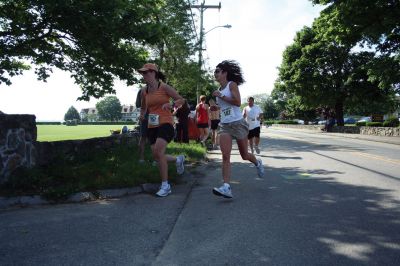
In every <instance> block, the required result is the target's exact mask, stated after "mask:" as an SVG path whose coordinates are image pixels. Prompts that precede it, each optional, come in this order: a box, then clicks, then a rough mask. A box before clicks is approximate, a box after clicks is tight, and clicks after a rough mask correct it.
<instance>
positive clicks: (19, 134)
mask: <svg viewBox="0 0 400 266" xmlns="http://www.w3.org/2000/svg"><path fill="white" fill-rule="evenodd" d="M35 120H36V117H35V116H34V115H6V114H0V183H2V182H4V181H5V180H6V179H7V178H8V177H9V176H10V174H11V173H12V171H14V170H15V169H16V168H18V167H21V166H23V167H32V166H33V165H35V163H36V161H35V159H36V150H35V146H34V143H35V141H36V137H37V131H36V122H35Z"/></svg>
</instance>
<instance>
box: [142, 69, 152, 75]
mask: <svg viewBox="0 0 400 266" xmlns="http://www.w3.org/2000/svg"><path fill="white" fill-rule="evenodd" d="M149 72H151V70H146V71H141V72H140V74H142V75H146V74H147V73H149Z"/></svg>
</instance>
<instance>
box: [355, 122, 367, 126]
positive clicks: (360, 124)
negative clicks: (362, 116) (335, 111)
mask: <svg viewBox="0 0 400 266" xmlns="http://www.w3.org/2000/svg"><path fill="white" fill-rule="evenodd" d="M366 125H367V122H365V121H361V122H356V126H358V127H365V126H366Z"/></svg>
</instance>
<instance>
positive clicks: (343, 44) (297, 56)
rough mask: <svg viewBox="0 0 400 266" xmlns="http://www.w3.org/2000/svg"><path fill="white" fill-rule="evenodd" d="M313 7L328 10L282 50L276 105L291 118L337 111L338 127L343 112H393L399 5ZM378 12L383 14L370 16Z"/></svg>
mask: <svg viewBox="0 0 400 266" xmlns="http://www.w3.org/2000/svg"><path fill="white" fill-rule="evenodd" d="M376 2H379V3H378V4H377V6H374V5H375V3H376ZM384 2H390V3H386V4H385V3H384ZM397 2H398V1H397ZM313 3H318V4H327V5H328V6H327V7H326V8H325V9H324V10H323V11H322V12H321V14H320V16H319V17H318V18H317V19H316V20H315V21H314V23H313V25H312V27H304V28H303V29H302V30H300V31H298V32H297V34H296V36H295V38H294V41H293V43H292V44H291V45H289V46H288V47H287V48H286V50H285V51H284V53H283V58H282V64H281V66H280V67H279V78H278V80H277V82H276V84H275V88H274V92H273V93H272V95H273V96H274V97H275V100H280V101H281V102H283V103H284V106H285V110H286V111H285V112H286V113H287V114H289V115H290V116H303V117H298V118H304V119H305V120H306V119H307V117H306V116H307V114H308V115H310V114H311V113H310V112H309V111H312V110H313V109H314V110H315V109H317V108H318V107H323V108H328V109H333V110H335V113H336V118H337V120H338V124H339V125H342V124H343V115H344V113H345V112H360V113H359V114H371V113H386V112H390V111H393V110H394V108H395V97H394V95H395V94H396V93H399V89H400V86H399V84H400V60H399V59H400V57H399V56H400V55H399V49H398V46H399V45H400V39H398V36H399V35H398V34H397V33H396V32H397V31H398V30H399V29H400V28H399V25H400V24H399V20H398V19H394V18H395V17H396V16H397V15H396V14H398V12H399V5H398V3H396V4H394V1H358V0H350V1H341V0H339V1H333V0H332V1H329V0H326V1H323V0H321V1H313ZM391 7H392V8H395V9H397V10H390V12H389V13H390V14H388V15H387V17H386V14H385V12H386V11H388V10H387V8H391ZM372 10H374V11H372ZM374 12H377V13H379V15H377V14H376V16H372V14H373V13H374ZM398 17H399V16H397V17H396V18H398ZM385 19H387V21H384V22H383V21H381V20H385ZM396 36H397V37H396ZM365 46H367V48H368V49H365Z"/></svg>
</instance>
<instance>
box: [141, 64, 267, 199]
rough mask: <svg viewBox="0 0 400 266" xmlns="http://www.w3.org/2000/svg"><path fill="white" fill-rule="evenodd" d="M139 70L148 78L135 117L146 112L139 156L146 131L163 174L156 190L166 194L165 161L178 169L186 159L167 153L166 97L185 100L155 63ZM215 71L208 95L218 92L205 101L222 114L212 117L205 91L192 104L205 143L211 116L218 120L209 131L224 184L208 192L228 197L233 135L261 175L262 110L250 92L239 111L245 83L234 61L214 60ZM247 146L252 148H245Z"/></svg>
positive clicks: (169, 115)
mask: <svg viewBox="0 0 400 266" xmlns="http://www.w3.org/2000/svg"><path fill="white" fill-rule="evenodd" d="M138 72H139V73H140V74H141V75H142V76H143V79H144V81H145V83H146V87H145V88H144V89H142V90H141V97H140V98H141V99H140V106H141V111H140V118H139V119H140V120H141V121H145V120H146V118H147V121H148V122H147V123H148V124H147V125H145V123H142V124H141V127H147V132H146V136H144V135H143V136H142V137H141V140H140V142H139V147H140V153H141V158H140V159H141V160H143V157H142V155H143V150H144V140H145V139H144V138H145V137H147V139H148V141H149V144H150V147H151V151H152V156H153V158H154V160H155V161H157V164H158V168H159V172H160V176H161V186H160V189H159V190H158V192H157V193H156V195H157V196H160V197H165V196H168V195H169V194H170V193H171V185H170V184H169V182H168V162H175V163H176V167H177V173H178V174H183V172H184V162H185V157H184V156H183V155H178V156H172V155H169V154H166V153H165V151H166V147H167V144H168V143H169V142H170V141H172V139H173V138H174V127H173V115H172V113H171V108H172V106H171V104H170V99H171V98H172V99H173V101H174V105H175V106H178V107H179V106H181V105H183V104H186V100H185V99H183V97H182V96H181V95H179V94H178V93H177V91H176V90H175V89H174V88H172V87H171V86H169V85H168V84H166V83H165V82H164V80H165V77H164V75H163V73H162V72H161V71H160V70H159V68H158V67H157V65H155V64H152V63H147V64H145V65H144V66H143V67H142V68H140V69H138ZM214 77H215V80H216V81H217V82H218V83H219V84H220V87H219V88H218V89H217V90H215V91H214V92H213V93H212V96H213V97H215V98H216V103H215V101H210V107H208V105H207V108H210V111H214V112H216V111H218V112H217V113H220V115H219V116H220V117H216V115H215V113H214V116H213V117H212V113H211V112H209V111H208V110H207V108H205V107H206V103H205V100H206V97H205V96H201V97H200V103H199V104H198V105H197V106H196V116H197V117H198V118H199V117H200V122H198V123H197V125H198V128H199V130H200V141H201V143H203V144H204V143H205V140H206V139H207V138H208V135H209V134H208V128H209V123H208V121H209V119H210V118H211V120H219V122H218V123H216V122H214V125H212V123H211V129H212V130H213V131H214V132H213V133H214V134H213V135H212V140H213V145H214V148H215V147H216V145H218V144H219V146H220V150H221V153H222V177H223V184H222V185H221V186H220V187H216V188H214V189H213V190H212V192H213V193H214V194H215V195H217V196H222V197H225V198H232V197H233V196H232V189H231V187H230V178H231V163H230V157H231V151H232V140H233V139H236V143H237V145H238V148H239V152H240V155H241V157H242V159H243V160H248V161H250V162H252V163H253V164H254V165H255V166H256V169H257V173H258V176H259V177H263V176H264V167H263V164H262V160H261V159H257V158H256V157H255V155H254V150H255V151H256V153H257V154H259V153H260V149H259V142H260V121H261V119H262V112H261V110H260V108H259V107H258V106H256V105H254V98H252V97H249V99H248V106H246V107H245V108H244V110H243V112H242V111H241V110H240V105H241V98H240V92H239V87H238V86H239V85H241V84H243V83H244V78H243V74H242V70H241V68H240V66H239V64H238V63H237V62H235V61H230V60H225V61H222V62H221V63H219V64H218V65H217V66H216V69H215V71H214ZM145 116H148V117H145ZM202 121H203V122H202ZM217 128H218V129H217ZM216 131H217V132H216ZM142 132H143V131H142ZM217 134H218V137H217ZM249 146H250V151H251V152H249V150H248V147H249Z"/></svg>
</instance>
